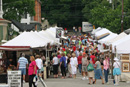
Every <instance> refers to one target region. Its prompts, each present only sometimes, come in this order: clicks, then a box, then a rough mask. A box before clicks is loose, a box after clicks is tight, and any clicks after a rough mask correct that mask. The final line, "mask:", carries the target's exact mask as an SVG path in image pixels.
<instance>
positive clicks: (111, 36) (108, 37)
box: [98, 33, 118, 44]
mask: <svg viewBox="0 0 130 87" xmlns="http://www.w3.org/2000/svg"><path fill="white" fill-rule="evenodd" d="M117 36H118V35H117V34H115V33H111V34H110V35H108V36H107V37H105V38H103V39H101V40H99V41H98V42H99V43H104V44H106V43H107V41H109V40H111V39H113V38H115V37H117Z"/></svg>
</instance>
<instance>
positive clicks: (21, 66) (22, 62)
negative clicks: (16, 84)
mask: <svg viewBox="0 0 130 87" xmlns="http://www.w3.org/2000/svg"><path fill="white" fill-rule="evenodd" d="M26 68H28V60H27V59H26V58H25V54H24V53H22V54H21V57H20V58H19V60H18V63H17V69H19V70H20V71H21V74H22V75H23V83H25V75H26Z"/></svg>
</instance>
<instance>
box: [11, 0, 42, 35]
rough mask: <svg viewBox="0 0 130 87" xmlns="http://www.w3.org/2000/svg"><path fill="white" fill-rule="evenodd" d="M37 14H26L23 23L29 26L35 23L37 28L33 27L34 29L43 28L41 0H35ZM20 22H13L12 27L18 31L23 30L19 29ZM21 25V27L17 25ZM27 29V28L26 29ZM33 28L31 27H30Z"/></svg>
mask: <svg viewBox="0 0 130 87" xmlns="http://www.w3.org/2000/svg"><path fill="white" fill-rule="evenodd" d="M34 9H35V16H32V17H31V16H30V14H25V15H23V17H22V19H21V22H20V23H21V25H23V24H25V26H28V25H30V24H34V25H35V28H32V30H41V1H40V0H35V7H34ZM17 24H18V23H13V24H12V25H11V28H12V29H14V30H15V31H17V32H21V31H20V29H19V27H20V26H19V25H17ZM17 26H19V27H17ZM25 30H27V29H25ZM30 30H31V29H30Z"/></svg>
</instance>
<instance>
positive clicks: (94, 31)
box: [92, 27, 102, 34]
mask: <svg viewBox="0 0 130 87" xmlns="http://www.w3.org/2000/svg"><path fill="white" fill-rule="evenodd" d="M100 30H102V28H101V27H98V28H97V29H93V31H92V34H95V33H96V32H98V31H100Z"/></svg>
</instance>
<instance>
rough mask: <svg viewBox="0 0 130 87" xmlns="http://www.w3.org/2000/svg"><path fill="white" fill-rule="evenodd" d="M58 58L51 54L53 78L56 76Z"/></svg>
mask: <svg viewBox="0 0 130 87" xmlns="http://www.w3.org/2000/svg"><path fill="white" fill-rule="evenodd" d="M58 62H59V60H58V58H57V57H56V55H55V54H54V55H53V74H54V78H57V77H58Z"/></svg>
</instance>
